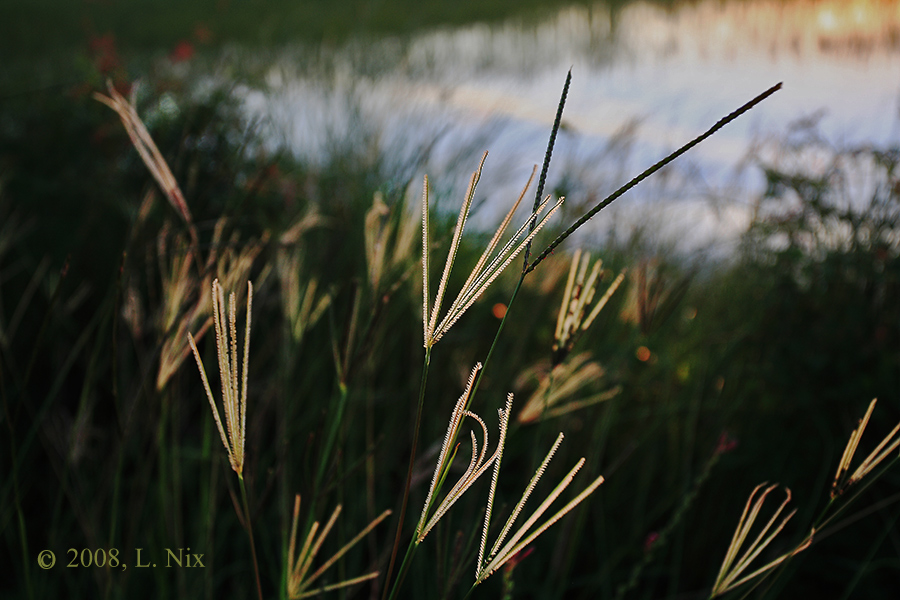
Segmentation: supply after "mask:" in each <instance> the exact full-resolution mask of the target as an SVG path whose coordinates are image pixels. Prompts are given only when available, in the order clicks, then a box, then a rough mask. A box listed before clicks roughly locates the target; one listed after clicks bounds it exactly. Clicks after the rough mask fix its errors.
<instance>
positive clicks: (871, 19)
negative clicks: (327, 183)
mask: <svg viewBox="0 0 900 600" xmlns="http://www.w3.org/2000/svg"><path fill="white" fill-rule="evenodd" d="M570 68H571V71H572V77H573V79H572V84H571V88H570V90H569V95H568V101H567V103H566V109H565V114H564V119H563V125H562V130H561V133H560V136H559V140H558V142H557V147H556V151H555V153H554V162H553V166H552V169H551V172H550V179H549V188H548V189H549V190H554V191H556V192H558V193H566V194H567V195H568V200H569V201H570V202H571V203H573V206H575V207H577V206H578V204H579V203H580V204H589V203H590V202H591V201H592V200H596V199H598V198H600V197H602V196H603V195H605V194H606V193H608V192H610V191H612V190H614V189H615V187H616V186H618V185H620V184H621V183H622V182H624V181H627V179H629V178H630V177H631V176H633V175H635V174H636V173H638V172H640V170H642V169H643V168H644V167H645V166H647V165H649V164H651V163H652V162H655V161H656V160H658V159H659V158H661V157H662V156H664V155H665V154H666V153H667V152H668V151H671V150H673V149H675V148H677V147H678V146H679V145H681V144H683V143H685V142H686V141H688V140H690V139H691V138H692V137H694V136H696V135H698V134H700V133H702V132H703V131H704V130H706V129H707V128H708V127H709V126H711V125H712V124H713V123H714V122H715V121H716V120H718V119H719V118H720V117H722V116H724V115H726V114H727V113H729V112H730V111H732V110H734V109H735V108H737V107H738V106H740V105H742V104H743V103H745V102H746V101H747V100H749V99H751V98H752V97H754V96H755V95H757V94H758V93H760V92H761V91H763V90H765V89H767V88H768V87H770V86H772V85H773V84H775V83H777V82H783V84H784V88H783V90H781V91H780V92H778V93H776V94H775V95H774V96H773V97H772V98H770V99H769V100H767V101H766V102H764V103H763V104H762V105H761V106H759V107H757V108H756V109H754V110H753V111H752V112H751V113H750V114H748V115H746V116H744V117H743V118H741V119H740V120H739V121H738V122H736V123H733V124H731V125H729V126H728V127H726V128H725V129H724V130H723V131H722V132H720V133H718V134H717V135H716V136H714V137H713V138H712V139H710V140H708V141H707V142H705V143H704V144H702V145H701V146H700V147H698V148H697V149H695V150H693V151H692V152H691V153H690V155H689V156H688V157H685V159H684V160H681V161H680V162H679V164H678V166H677V167H676V168H673V169H670V170H668V172H667V173H665V174H664V175H663V176H662V177H658V178H656V179H655V180H654V181H652V182H650V183H648V184H646V185H643V186H642V187H641V188H640V189H638V190H635V191H634V192H633V193H630V194H629V195H628V196H626V197H624V198H622V199H621V200H620V201H618V202H617V205H614V208H612V209H611V210H609V211H608V212H606V213H605V214H604V213H601V215H599V216H598V217H597V218H596V221H597V224H595V226H594V227H595V231H603V230H609V229H610V228H611V227H622V226H627V227H634V226H637V225H647V226H649V227H650V228H655V229H656V230H657V231H658V232H660V233H661V234H662V235H664V236H668V237H670V238H676V239H679V240H681V241H682V242H684V243H688V245H690V246H693V247H707V246H709V245H710V244H712V245H717V244H719V245H721V244H723V243H724V244H726V245H727V243H728V241H729V240H733V239H734V237H735V235H736V234H737V233H739V232H740V231H742V230H743V228H744V227H746V224H747V222H748V219H749V215H750V213H751V211H752V209H753V204H754V201H755V198H757V197H758V196H759V194H760V192H761V190H762V186H763V184H764V182H763V177H762V174H761V171H760V169H758V168H755V165H756V164H757V163H758V161H759V160H760V159H761V158H763V159H765V158H766V156H769V157H771V156H775V155H777V153H778V152H780V148H781V147H783V145H784V144H785V143H787V141H789V139H790V136H791V135H792V132H796V131H797V130H798V128H801V127H802V128H804V131H806V132H807V135H809V132H814V134H815V135H817V136H820V137H821V138H822V139H823V140H825V141H826V143H827V144H829V145H831V146H833V147H835V148H847V147H850V146H853V145H859V144H872V145H877V146H885V145H891V144H893V145H897V144H898V141H900V120H898V94H900V3H897V2H886V1H877V0H823V1H817V2H814V1H812V0H794V1H784V0H780V1H779V0H752V1H747V0H725V1H722V0H704V1H700V2H689V3H687V2H686V3H675V4H674V6H673V7H671V8H661V7H659V6H658V5H650V4H644V3H640V2H637V3H630V4H627V5H626V6H625V7H624V8H618V9H616V10H612V9H610V7H609V6H607V5H605V4H603V3H598V4H595V5H592V6H587V7H586V6H583V5H579V6H573V7H569V8H564V9H562V10H560V11H559V12H558V13H556V14H554V15H551V16H548V17H546V18H543V19H540V20H530V21H529V20H523V19H514V20H510V21H507V22H504V23H499V24H493V25H478V24H476V25H469V26H465V27H460V28H440V29H435V30H428V31H422V32H419V33H417V34H415V35H410V36H405V37H402V38H382V39H378V40H371V39H368V40H367V39H351V40H349V41H348V42H346V43H343V44H341V45H340V46H339V47H334V48H331V49H328V50H323V49H322V48H321V47H317V48H312V47H309V46H303V45H298V46H295V47H287V48H284V49H282V50H281V51H280V52H279V54H278V55H277V57H276V58H275V59H274V60H273V61H272V63H271V64H270V65H269V66H267V67H266V70H265V76H264V79H265V82H266V86H265V88H266V91H264V92H263V91H250V90H247V92H246V95H245V97H246V106H247V109H248V111H249V112H250V113H251V114H254V115H256V116H259V117H262V118H263V120H264V121H265V122H266V123H267V124H268V126H269V127H270V133H269V135H270V139H271V140H272V142H273V144H285V145H286V146H287V147H288V148H290V149H291V150H292V151H293V152H294V153H296V154H298V155H300V156H302V157H304V158H305V159H307V160H310V161H313V162H314V161H317V160H323V159H324V158H323V157H328V156H330V155H333V154H334V153H335V152H350V153H357V154H364V153H366V152H375V153H380V155H381V156H383V157H385V161H386V162H387V164H388V165H395V166H396V170H395V171H394V172H395V173H401V172H402V173H405V174H406V175H408V176H409V178H410V179H412V180H414V181H417V183H416V186H419V185H420V183H418V182H420V181H421V175H422V174H424V173H428V174H429V177H430V178H431V181H432V184H433V185H434V186H435V188H436V189H438V190H443V191H446V192H448V193H450V191H452V190H456V195H457V196H459V197H460V198H461V196H462V193H463V191H464V188H465V179H466V178H467V177H468V174H469V173H470V172H471V170H472V169H473V168H474V167H475V166H476V165H477V162H478V160H479V158H480V156H481V154H482V152H483V151H485V150H488V151H489V152H490V155H489V158H488V160H487V163H486V166H485V171H484V175H483V178H482V182H481V184H480V188H479V189H480V193H479V199H480V200H483V207H482V210H481V212H480V219H482V222H485V223H487V222H490V221H492V220H494V219H496V218H497V214H498V213H499V212H500V209H502V208H503V207H504V206H506V205H508V203H509V202H512V201H513V200H514V199H515V197H516V196H517V195H518V189H519V188H520V187H521V186H522V184H523V183H524V182H525V181H526V180H527V177H528V174H529V173H530V171H531V169H532V166H533V165H534V164H536V163H540V162H541V160H542V158H543V155H544V150H545V147H546V143H547V138H548V135H549V132H550V129H551V124H552V122H553V119H554V115H555V112H556V107H557V103H558V101H559V97H560V92H561V90H562V86H563V82H564V80H565V78H566V73H567V71H568V70H569V69H570ZM810 160H813V161H815V160H816V158H815V157H813V158H811V159H810ZM404 169H406V171H404ZM410 169H412V170H413V171H415V172H414V173H409V172H408V171H409V170H410ZM387 170H388V171H390V168H388V169H387Z"/></svg>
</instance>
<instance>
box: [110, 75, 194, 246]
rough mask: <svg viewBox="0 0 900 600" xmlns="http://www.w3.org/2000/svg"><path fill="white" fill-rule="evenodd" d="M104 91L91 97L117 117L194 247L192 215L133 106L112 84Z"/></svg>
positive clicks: (173, 177)
mask: <svg viewBox="0 0 900 600" xmlns="http://www.w3.org/2000/svg"><path fill="white" fill-rule="evenodd" d="M107 89H108V90H109V96H104V95H103V94H99V93H97V94H94V98H95V99H96V100H98V101H99V102H102V103H103V104H105V105H107V106H108V107H110V108H111V109H113V110H114V111H116V114H118V115H119V118H120V119H121V120H122V125H124V126H125V131H127V132H128V137H129V138H131V143H132V144H133V145H134V147H135V149H136V150H137V151H138V154H140V156H141V160H143V161H144V164H145V165H146V166H147V169H149V170H150V174H151V175H153V178H154V179H155V180H156V183H158V184H159V187H160V188H162V191H163V192H164V193H165V195H166V198H168V199H169V203H170V204H171V205H172V207H173V208H175V210H176V211H178V214H180V215H181V218H182V219H184V222H185V223H187V225H188V227H189V228H190V231H191V238H192V240H193V241H194V244H195V245H196V243H197V231H196V229H195V227H194V222H193V219H192V218H191V211H190V210H189V209H188V205H187V202H185V200H184V194H182V193H181V188H180V187H178V182H177V181H176V180H175V176H174V175H172V171H171V169H169V165H168V164H167V163H166V160H165V159H164V158H163V156H162V153H161V152H160V151H159V148H157V147H156V144H155V143H154V142H153V138H152V137H151V136H150V132H149V131H147V128H146V127H145V126H144V123H143V121H141V118H140V117H139V116H138V114H137V110H135V108H134V104H133V103H132V102H129V101H128V99H126V98H125V97H124V96H123V95H122V94H120V93H119V92H118V91H117V90H116V88H115V87H114V86H113V84H112V82H111V81H110V82H107Z"/></svg>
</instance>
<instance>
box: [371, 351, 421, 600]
mask: <svg viewBox="0 0 900 600" xmlns="http://www.w3.org/2000/svg"><path fill="white" fill-rule="evenodd" d="M430 364H431V347H430V346H429V347H427V348H426V349H425V364H424V365H423V366H422V381H421V383H420V384H419V404H418V406H417V407H416V425H415V427H414V428H413V439H412V447H411V448H410V451H409V468H408V469H407V471H406V485H405V486H404V489H403V501H402V502H401V504H400V517H399V518H398V519H397V534H396V535H395V536H394V547H393V549H392V550H391V562H390V563H389V564H388V570H387V575H386V576H385V578H384V584H385V585H384V594H382V599H384V598H387V590H388V583H389V582H390V580H391V574H392V573H393V571H394V563H395V562H396V561H397V552H398V550H399V548H400V539H401V538H402V536H403V521H404V520H405V517H406V505H407V504H408V503H409V490H410V487H411V485H412V475H413V465H415V462H416V447H417V446H418V445H419V430H420V429H421V426H422V408H423V407H424V406H425V384H426V383H427V382H428V367H429V365H430ZM414 544H415V540H413V541H412V542H410V549H407V551H406V557H405V558H404V559H403V564H404V565H406V563H407V560H408V559H410V558H411V556H410V554H411V552H412V550H411V548H412V546H413V545H414ZM407 568H408V567H407ZM403 574H405V570H402V571H401V573H398V575H397V579H396V580H395V581H394V585H393V587H392V588H391V594H390V597H391V598H394V597H395V595H396V593H397V590H398V589H399V588H400V584H401V583H402V580H403V577H402V575H403Z"/></svg>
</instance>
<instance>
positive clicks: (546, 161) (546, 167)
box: [522, 69, 572, 273]
mask: <svg viewBox="0 0 900 600" xmlns="http://www.w3.org/2000/svg"><path fill="white" fill-rule="evenodd" d="M571 82H572V69H569V73H568V74H567V75H566V83H565V85H563V91H562V95H561V96H560V97H559V105H558V106H557V107H556V119H554V120H553V129H552V130H551V131H550V141H548V142H547V152H546V153H545V154H544V165H543V166H542V167H541V176H540V178H539V179H538V186H537V192H535V194H534V206H533V207H532V209H531V222H530V223H529V224H528V233H531V232H532V231H534V228H535V226H536V224H537V215H536V214H535V213H537V209H538V206H540V205H541V198H543V196H544V184H545V183H546V182H547V171H549V170H550V158H551V157H552V156H553V146H554V144H556V134H557V133H558V132H559V126H560V123H561V122H562V114H563V108H565V106H566V96H568V95H569V84H570V83H571ZM530 254H531V242H528V243H527V244H526V245H525V259H524V262H523V263H522V271H523V273H528V272H529V271H530V270H531V269H528V256H529V255H530ZM526 269H528V270H526Z"/></svg>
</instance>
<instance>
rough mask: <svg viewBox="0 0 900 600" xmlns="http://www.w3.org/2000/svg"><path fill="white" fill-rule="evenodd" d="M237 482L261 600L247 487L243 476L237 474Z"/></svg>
mask: <svg viewBox="0 0 900 600" xmlns="http://www.w3.org/2000/svg"><path fill="white" fill-rule="evenodd" d="M238 481H239V482H240V484H241V499H242V500H243V502H244V520H245V522H246V523H247V535H248V536H250V553H251V554H252V555H253V571H254V573H255V575H256V593H257V595H258V596H259V600H263V595H262V584H261V583H260V579H259V561H258V560H257V559H256V543H255V542H254V541H253V523H252V522H251V520H250V503H249V502H247V487H246V486H245V485H244V476H243V475H242V474H241V473H238Z"/></svg>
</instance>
